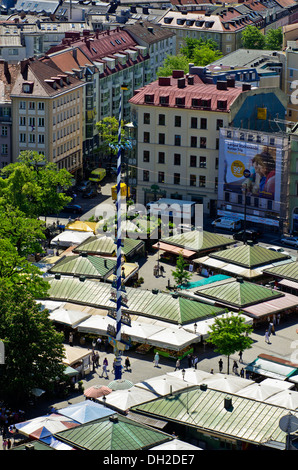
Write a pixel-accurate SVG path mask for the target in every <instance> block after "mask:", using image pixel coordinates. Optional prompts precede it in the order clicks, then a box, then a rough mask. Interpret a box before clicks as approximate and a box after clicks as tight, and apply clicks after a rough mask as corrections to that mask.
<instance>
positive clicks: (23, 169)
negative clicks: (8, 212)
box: [0, 150, 72, 217]
mask: <svg viewBox="0 0 298 470" xmlns="http://www.w3.org/2000/svg"><path fill="white" fill-rule="evenodd" d="M1 176H2V178H0V201H1V202H2V203H5V204H6V205H11V206H13V207H15V208H18V209H19V210H21V211H22V212H23V213H24V214H26V215H27V216H29V217H39V216H41V215H44V216H47V215H49V214H58V213H59V212H60V211H61V210H62V209H63V207H65V206H66V205H67V204H68V203H69V202H70V201H71V198H70V197H69V196H67V195H66V194H65V192H63V191H64V190H66V189H68V188H69V187H70V186H71V184H72V175H71V174H70V173H69V172H68V171H67V170H65V169H61V170H59V169H58V168H57V165H56V164H55V163H47V162H46V159H45V157H44V156H43V155H40V154H38V153H37V152H32V151H28V150H26V151H25V152H21V154H20V156H19V159H18V161H17V162H16V163H12V164H10V165H7V166H6V167H5V168H3V169H2V170H1Z"/></svg>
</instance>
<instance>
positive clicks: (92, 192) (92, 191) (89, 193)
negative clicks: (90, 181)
mask: <svg viewBox="0 0 298 470" xmlns="http://www.w3.org/2000/svg"><path fill="white" fill-rule="evenodd" d="M99 192H100V189H99V188H96V187H94V186H92V187H91V188H87V189H85V191H83V198H92V197H96V196H97V195H98V193H99Z"/></svg>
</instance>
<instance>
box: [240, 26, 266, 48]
mask: <svg viewBox="0 0 298 470" xmlns="http://www.w3.org/2000/svg"><path fill="white" fill-rule="evenodd" d="M241 40H242V46H243V47H244V48H245V49H264V47H265V36H264V35H263V34H262V33H261V31H260V30H259V29H258V28H257V27H256V26H252V25H249V26H246V28H245V29H244V31H243V33H242V35H241Z"/></svg>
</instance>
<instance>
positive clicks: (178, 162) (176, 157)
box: [174, 153, 181, 165]
mask: <svg viewBox="0 0 298 470" xmlns="http://www.w3.org/2000/svg"><path fill="white" fill-rule="evenodd" d="M174 165H181V155H180V153H175V154H174Z"/></svg>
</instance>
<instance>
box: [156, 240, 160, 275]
mask: <svg viewBox="0 0 298 470" xmlns="http://www.w3.org/2000/svg"><path fill="white" fill-rule="evenodd" d="M159 247H160V243H159V242H157V269H158V276H159Z"/></svg>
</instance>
